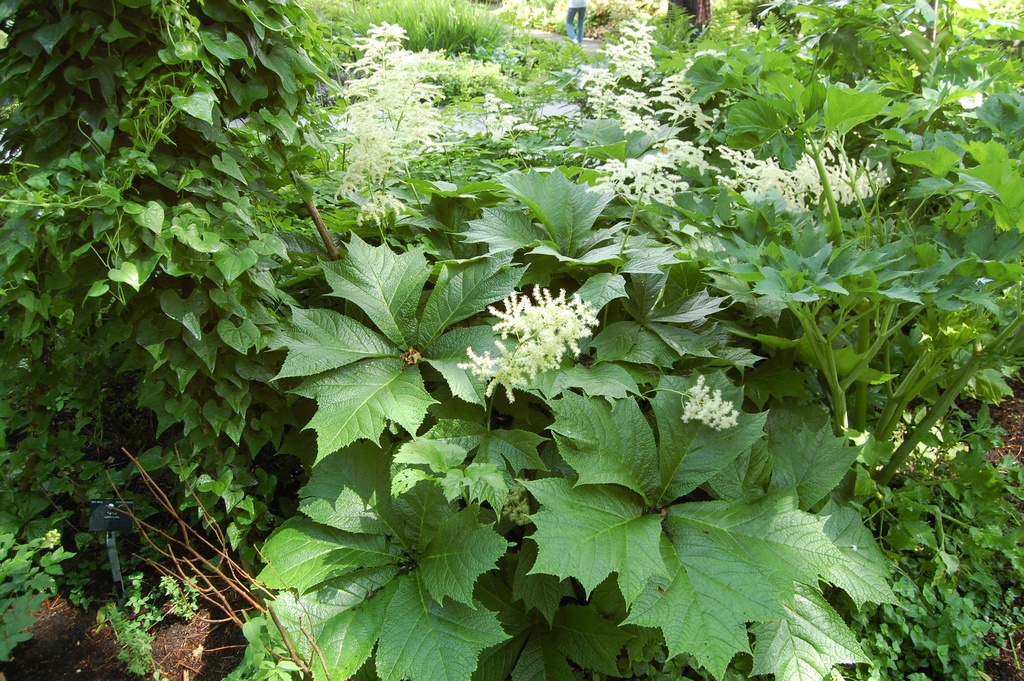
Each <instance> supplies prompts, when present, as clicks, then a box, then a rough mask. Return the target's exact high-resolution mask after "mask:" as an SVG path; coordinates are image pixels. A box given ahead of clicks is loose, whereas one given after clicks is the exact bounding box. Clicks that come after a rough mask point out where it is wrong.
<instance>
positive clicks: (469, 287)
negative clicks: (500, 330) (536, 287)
mask: <svg viewBox="0 0 1024 681" xmlns="http://www.w3.org/2000/svg"><path fill="white" fill-rule="evenodd" d="M511 259H512V257H511V255H506V256H504V257H500V256H499V257H490V258H486V259H484V260H481V261H476V262H468V263H446V264H445V265H444V266H442V267H441V273H440V274H439V275H438V277H437V284H436V285H435V286H434V290H433V291H431V292H430V297H429V298H427V302H426V305H425V306H424V308H423V315H422V317H421V318H420V322H419V331H418V333H417V342H416V344H417V346H419V347H423V346H426V345H429V344H430V343H432V342H433V341H434V340H435V339H436V338H437V337H438V336H439V335H441V333H442V332H443V331H444V330H445V329H446V328H448V327H449V326H451V325H452V324H454V323H456V322H460V321H462V320H463V319H466V318H467V317H470V316H472V315H474V314H477V313H478V312H480V311H482V310H483V309H484V308H486V307H487V306H488V305H489V304H490V303H493V302H494V301H496V300H500V299H502V298H504V297H505V296H507V295H508V294H509V293H511V291H512V289H514V288H515V287H516V285H517V284H518V283H519V280H520V279H521V278H522V276H523V270H522V268H515V267H508V263H509V262H510V261H511Z"/></svg>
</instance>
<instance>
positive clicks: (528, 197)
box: [501, 170, 614, 257]
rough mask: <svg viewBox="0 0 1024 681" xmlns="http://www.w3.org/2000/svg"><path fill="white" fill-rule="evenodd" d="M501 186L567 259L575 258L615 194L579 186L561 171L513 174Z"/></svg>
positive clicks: (504, 179) (505, 177)
mask: <svg viewBox="0 0 1024 681" xmlns="http://www.w3.org/2000/svg"><path fill="white" fill-rule="evenodd" d="M501 183H502V184H503V185H505V187H506V188H507V189H508V190H509V191H510V192H511V193H512V194H513V195H515V196H516V197H517V198H519V199H520V200H521V201H522V202H523V203H525V204H526V205H527V206H529V208H530V210H532V211H533V214H534V216H535V217H536V218H537V219H538V220H540V221H541V223H542V224H543V225H544V228H545V229H546V230H547V238H548V239H549V240H550V241H552V242H554V243H555V245H556V246H557V247H558V251H559V252H560V253H561V254H562V255H565V256H569V257H576V256H578V255H580V254H581V248H582V247H583V245H584V242H585V241H586V239H587V237H588V236H589V235H590V233H591V230H592V229H593V227H594V223H595V222H596V221H597V218H598V217H599V216H600V215H601V211H603V210H604V207H605V206H607V205H608V203H609V202H610V201H611V200H612V198H613V196H614V195H613V194H612V193H611V192H607V191H597V190H594V189H592V188H591V187H589V186H587V185H583V184H576V183H575V182H573V181H572V180H570V179H569V178H567V177H566V176H565V175H563V174H562V172H561V171H560V170H554V171H552V172H551V173H548V174H547V175H546V176H545V175H541V174H540V173H538V172H537V171H535V170H531V171H530V172H529V173H526V174H522V173H510V174H507V175H505V176H503V177H502V178H501Z"/></svg>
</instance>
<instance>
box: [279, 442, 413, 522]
mask: <svg viewBox="0 0 1024 681" xmlns="http://www.w3.org/2000/svg"><path fill="white" fill-rule="evenodd" d="M390 484H391V457H390V456H389V455H388V453H387V452H386V451H384V450H382V449H380V447H377V446H376V445H374V444H372V443H369V442H365V441H364V442H360V443H355V444H353V445H350V446H349V447H345V448H344V449H342V450H341V451H338V452H335V453H334V454H331V455H330V456H328V457H326V458H325V459H322V460H321V461H320V462H319V463H317V464H316V465H315V466H313V472H312V473H310V476H309V482H308V483H306V485H305V486H304V487H303V488H302V489H301V490H299V496H300V498H301V499H302V501H301V502H300V503H299V510H300V511H302V512H303V513H305V514H306V515H307V516H309V517H310V518H312V519H313V520H316V521H317V522H319V523H323V524H324V525H330V526H331V527H336V528H337V529H339V530H345V531H346V532H361V533H367V534H388V533H390V534H392V535H396V534H397V532H396V531H395V529H394V528H393V527H391V528H389V527H388V526H389V525H394V524H395V520H394V518H393V517H392V515H393V514H392V511H391V495H390V489H389V488H390Z"/></svg>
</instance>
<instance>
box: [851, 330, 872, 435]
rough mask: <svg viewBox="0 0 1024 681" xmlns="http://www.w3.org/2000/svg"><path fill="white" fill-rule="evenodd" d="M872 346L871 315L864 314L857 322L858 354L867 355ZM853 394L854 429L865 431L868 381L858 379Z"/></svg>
mask: <svg viewBox="0 0 1024 681" xmlns="http://www.w3.org/2000/svg"><path fill="white" fill-rule="evenodd" d="M870 347H871V317H870V316H868V315H864V316H862V317H861V318H860V322H859V323H858V324H857V346H856V348H857V354H858V355H867V352H868V350H869V348H870ZM856 386H857V387H856V389H855V391H854V395H853V429H854V430H857V431H863V430H864V429H865V428H866V427H867V423H868V382H867V381H866V380H864V379H861V380H859V381H857V383H856Z"/></svg>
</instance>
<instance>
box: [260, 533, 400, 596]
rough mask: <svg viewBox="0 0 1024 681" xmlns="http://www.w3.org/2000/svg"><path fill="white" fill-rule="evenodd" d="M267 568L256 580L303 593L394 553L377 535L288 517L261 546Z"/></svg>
mask: <svg viewBox="0 0 1024 681" xmlns="http://www.w3.org/2000/svg"><path fill="white" fill-rule="evenodd" d="M263 557H264V558H265V559H266V561H267V567H265V568H264V569H263V571H262V572H261V573H260V576H259V579H260V581H262V582H264V583H266V584H267V585H268V586H270V587H271V588H272V589H286V588H290V589H296V590H298V591H299V593H304V592H306V591H308V590H309V589H312V588H313V587H315V586H317V585H319V584H320V583H322V582H324V581H325V580H327V579H329V578H331V577H333V576H336V575H342V574H345V573H346V572H349V571H352V570H355V569H357V568H366V567H375V566H379V565H386V564H388V563H391V562H394V561H395V560H396V559H397V556H395V554H394V553H393V552H392V551H391V549H390V547H389V546H388V543H387V541H386V539H385V538H384V537H382V536H378V535H369V534H352V533H348V532H342V531H340V530H335V529H333V528H330V527H325V526H324V525H320V524H319V523H314V522H311V521H309V520H306V519H305V518H291V519H289V520H287V521H286V522H285V523H284V524H283V525H281V527H279V528H278V529H277V530H276V531H275V532H274V534H272V535H271V536H270V538H269V539H267V541H266V543H265V544H264V545H263Z"/></svg>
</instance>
